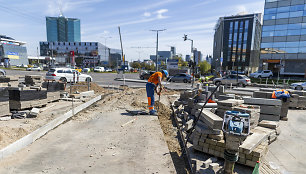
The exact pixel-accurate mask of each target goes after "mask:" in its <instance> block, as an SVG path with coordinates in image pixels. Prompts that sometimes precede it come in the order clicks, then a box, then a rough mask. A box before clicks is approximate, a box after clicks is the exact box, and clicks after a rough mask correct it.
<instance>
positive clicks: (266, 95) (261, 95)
mask: <svg viewBox="0 0 306 174" xmlns="http://www.w3.org/2000/svg"><path fill="white" fill-rule="evenodd" d="M253 97H254V98H267V99H271V98H272V92H264V91H254V93H253Z"/></svg>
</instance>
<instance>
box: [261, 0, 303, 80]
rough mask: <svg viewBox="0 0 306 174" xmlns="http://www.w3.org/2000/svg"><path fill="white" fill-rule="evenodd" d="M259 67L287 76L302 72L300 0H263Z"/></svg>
mask: <svg viewBox="0 0 306 174" xmlns="http://www.w3.org/2000/svg"><path fill="white" fill-rule="evenodd" d="M260 66H261V68H262V69H269V70H272V71H273V72H274V73H275V74H276V73H280V74H281V75H287V76H288V75H290V76H301V75H305V72H306V6H305V1H304V0H266V2H265V12H264V21H263V28H262V40H261V55H260Z"/></svg>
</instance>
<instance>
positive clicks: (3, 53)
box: [0, 35, 29, 67]
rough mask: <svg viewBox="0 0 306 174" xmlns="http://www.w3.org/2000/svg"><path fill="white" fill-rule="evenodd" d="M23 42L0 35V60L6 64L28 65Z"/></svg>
mask: <svg viewBox="0 0 306 174" xmlns="http://www.w3.org/2000/svg"><path fill="white" fill-rule="evenodd" d="M25 44H26V43H25V42H21V41H16V40H15V39H13V38H11V37H7V36H4V35H0V62H1V64H2V63H3V64H4V65H5V66H6V67H7V66H14V65H22V64H23V65H28V64H29V62H28V55H27V48H26V47H25Z"/></svg>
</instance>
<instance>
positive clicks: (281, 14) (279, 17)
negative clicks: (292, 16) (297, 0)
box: [276, 13, 289, 19]
mask: <svg viewBox="0 0 306 174" xmlns="http://www.w3.org/2000/svg"><path fill="white" fill-rule="evenodd" d="M288 17H289V13H277V15H276V19H282V18H288Z"/></svg>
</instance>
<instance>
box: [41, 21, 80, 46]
mask: <svg viewBox="0 0 306 174" xmlns="http://www.w3.org/2000/svg"><path fill="white" fill-rule="evenodd" d="M80 28H81V23H80V20H79V19H75V18H65V17H63V16H60V17H46V29H47V41H48V42H81V29H80Z"/></svg>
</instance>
